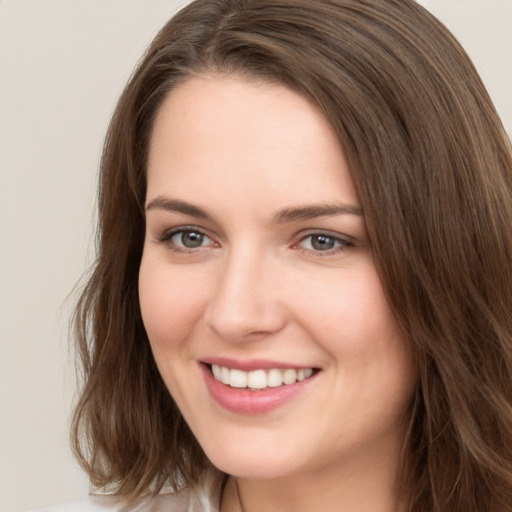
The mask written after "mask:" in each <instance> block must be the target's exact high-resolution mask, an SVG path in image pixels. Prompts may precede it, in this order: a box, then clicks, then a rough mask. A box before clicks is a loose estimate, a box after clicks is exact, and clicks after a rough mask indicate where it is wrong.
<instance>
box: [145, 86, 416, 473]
mask: <svg viewBox="0 0 512 512" xmlns="http://www.w3.org/2000/svg"><path fill="white" fill-rule="evenodd" d="M146 214H147V232H146V239H145V246H144V254H143V258H142V263H141V268H140V279H139V287H140V303H141V309H142V316H143V319H144V324H145V327H146V329H147V333H148V336H149V339H150V342H151V346H152V350H153V353H154V357H155V360H156V362H157V364H158V368H159V370H160V372H161V374H162V377H163V379H164V381H165V383H166V385H167V387H168V389H169V391H170V393H171V394H172V396H173V398H174V399H175V401H176V403H177V404H178V406H179V408H180V410H181V412H182V413H183V415H184V417H185V419H186V421H187V422H188V424H189V426H190V428H191V429H192V431H193V433H194V434H195V436H196V437H197V439H198V441H199V443H200V444H201V446H202V447H203V449H204V450H205V452H206V454H207V456H208V457H209V458H210V460H211V461H212V462H213V463H214V464H215V465H216V466H218V467H219V468H220V469H222V470H223V471H225V472H227V473H230V474H233V475H237V476H242V477H249V478H277V477H284V476H289V475H294V474H306V473H308V472H311V471H317V470H319V469H320V468H324V469H325V468H326V467H329V468H333V469H340V468H343V467H345V466H347V467H348V465H350V464H354V463H357V464H361V463H362V464H365V463H368V464H375V463H376V461H381V460H388V459H389V460H394V459H393V457H395V456H396V453H397V451H398V449H399V447H400V441H401V438H402V434H403V422H402V421H401V420H403V416H404V413H405V411H406V409H407V404H408V402H409V400H410V397H411V394H412V390H413V387H414V384H415V373H414V371H413V365H412V362H411V354H410V351H409V350H408V347H407V346H406V344H405V342H404V339H403V336H402V334H401V332H400V330H399V328H398V325H397V323H396V321H395V318H394V316H393V314H392V312H391V310H390V307H389V305H388V302H387V300H386V297H385V295H384V292H383V289H382V286H381V283H380V281H379V277H378V275H377V272H376V269H375V264H374V261H373V258H372V251H371V247H370V241H369V240H368V237H367V234H366V231H365V221H364V212H362V210H361V207H360V204H359V200H358V195H357V193H356V190H355V188H354V184H353V182H352V179H351V176H350V172H349V169H348V167H347V162H346V160H345V157H344V155H343V152H342V150H341V148H340V146H339V144H338V142H337V140H336V138H335V136H334V135H333V133H332V132H331V129H330V127H329V124H328V123H327V121H326V119H325V118H324V117H323V116H322V115H321V114H320V113H319V111H318V110H317V109H316V108H315V107H313V106H312V105H311V104H310V103H308V101H307V100H305V99H304V98H303V97H302V96H300V95H298V94H296V93H295V92H292V91H291V90H289V89H287V88H285V87H283V86H279V85H272V84H267V83H260V82H255V81H254V82H252V81H245V80H242V79H237V78H233V77H218V76H217V77H208V76H205V77H203V78H193V79H190V80H189V81H187V82H186V83H184V84H182V85H180V86H179V87H178V88H176V89H175V90H173V92H172V93H171V94H170V95H169V96H168V98H167V99H166V101H165V103H164V104H163V107H162V109H161V111H160V112H159V115H158V117H157V119H156V122H155V126H154V133H153V135H152V140H151V144H150V152H149V162H148V191H147V202H146ZM214 374H215V375H214ZM386 457H387V459H386Z"/></svg>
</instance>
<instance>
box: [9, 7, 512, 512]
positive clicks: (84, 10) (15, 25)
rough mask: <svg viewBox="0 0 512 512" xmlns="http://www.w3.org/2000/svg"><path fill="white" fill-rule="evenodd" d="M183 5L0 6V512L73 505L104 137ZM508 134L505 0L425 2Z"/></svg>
mask: <svg viewBox="0 0 512 512" xmlns="http://www.w3.org/2000/svg"><path fill="white" fill-rule="evenodd" d="M185 3H187V2H186V1H176V0H175V1H172V0H167V1H164V0H77V1H70V0H60V1H58V0H0V179H1V181H0V190H1V193H2V198H1V202H0V205H1V212H0V234H1V244H2V245H1V251H0V258H1V260H0V272H1V275H0V283H1V285H0V286H1V294H0V300H1V303H0V311H1V314H2V321H1V323H0V340H1V344H0V350H1V352H0V411H1V417H0V425H1V435H0V511H1V512H21V511H26V510H29V509H30V508H33V507H36V506H37V507H38V506H43V505H46V504H49V503H57V502H60V501H65V500H69V499H72V498H73V497H79V496H82V495H84V494H85V493H86V492H87V483H86V480H85V478H84V476H83V475H82V473H81V472H80V470H79V469H78V467H77V465H76V464H75V462H74V461H73V459H72V457H71V454H70V450H69V447H68V433H67V431H68V422H69V416H70V404H71V402H72V398H73V393H74V378H73V373H72V364H71V362H70V359H71V358H70V356H69V353H68V348H67V338H68V335H67V323H68V317H69V310H70V301H69V300H68V299H67V297H68V294H69V293H70V292H71V290H72V288H73V285H74V283H75V282H76V281H77V279H78V278H79V276H80V275H81V274H82V272H83V271H84V269H85V268H86V266H87V264H88V263H90V261H91V258H92V255H93V254H94V241H93V238H92V221H93V217H94V214H93V210H94V197H95V180H96V169H97V164H98V159H99V154H100V147H101V141H102V137H103V135H104V132H105V129H106V126H107V123H108V119H109V116H110V114H111V112H112V109H113V106H114V103H115V100H116V98H117V96H118V95H119V93H120V91H121V88H122V86H123V84H124V83H125V81H126V79H127V78H128V76H129V74H130V71H131V69H132V67H133V65H134V64H135V62H136V61H137V59H138V57H139V56H140V54H141V52H142V51H143V49H144V48H145V46H146V45H147V44H148V43H149V41H150V40H151V38H152V36H153V35H154V34H155V32H156V31H157V29H158V28H159V27H160V26H161V25H162V24H163V22H164V21H165V20H166V19H167V18H168V17H169V16H170V15H171V14H172V13H173V12H174V11H175V10H176V9H177V7H178V6H179V5H183V4H185ZM422 3H423V4H425V5H426V6H427V7H428V8H429V9H430V10H431V11H432V12H434V13H435V14H437V15H438V16H439V17H440V18H441V19H442V20H443V21H445V23H446V24H447V25H448V26H449V27H450V28H451V29H452V30H453V31H454V33H455V34H456V35H457V36H458V37H459V38H460V40H461V41H462V43H463V44H464V45H465V46H466V48H467V50H468V51H469V53H470V55H471V56H472V57H473V59H474V61H475V63H476V65H477V67H478V69H479V70H480V72H481V74H482V76H483V78H484V81H485V82H486V84H487V86H488V88H489V90H490V92H491V95H492V96H493V98H494V100H495V102H496V105H497V107H498V110H499V111H500V113H501V115H502V118H503V121H504V123H506V125H507V127H508V130H509V133H511V132H512V94H511V93H510V90H511V84H512V71H511V66H510V63H512V32H511V31H510V29H509V27H510V26H511V24H512V0H425V1H424V2H422Z"/></svg>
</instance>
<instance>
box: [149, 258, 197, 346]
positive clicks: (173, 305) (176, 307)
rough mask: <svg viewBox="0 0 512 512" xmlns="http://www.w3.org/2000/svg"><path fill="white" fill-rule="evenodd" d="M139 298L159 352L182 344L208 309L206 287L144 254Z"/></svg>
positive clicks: (152, 338) (153, 343)
mask: <svg viewBox="0 0 512 512" xmlns="http://www.w3.org/2000/svg"><path fill="white" fill-rule="evenodd" d="M139 300H140V307H141V313H142V319H143V321H144V326H145V328H146V332H147V334H148V337H149V340H150V342H151V345H152V347H153V351H154V352H155V355H156V353H158V352H160V351H166V350H175V349H178V348H180V347H181V346H182V345H183V344H184V343H185V341H186V339H187V338H188V337H189V336H190V333H191V331H192V330H193V329H194V326H195V325H196V324H197V322H198V319H199V318H200V317H201V315H202V311H203V309H204V303H205V296H204V291H201V289H200V288H198V283H196V282H194V280H193V279H192V280H191V279H188V278H187V275H186V273H184V272H183V271H180V270H179V269H178V271H176V270H174V271H173V269H172V267H171V266H170V265H165V264H160V263H159V262H155V261H152V260H151V259H150V258H143V259H142V263H141V267H140V273H139Z"/></svg>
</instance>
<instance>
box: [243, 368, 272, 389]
mask: <svg viewBox="0 0 512 512" xmlns="http://www.w3.org/2000/svg"><path fill="white" fill-rule="evenodd" d="M247 386H248V387H250V388H253V389H263V388H266V387H267V375H266V373H265V370H255V371H254V372H249V373H248V374H247Z"/></svg>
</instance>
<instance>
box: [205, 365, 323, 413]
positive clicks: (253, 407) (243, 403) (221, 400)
mask: <svg viewBox="0 0 512 512" xmlns="http://www.w3.org/2000/svg"><path fill="white" fill-rule="evenodd" d="M201 367H202V370H203V374H204V378H205V382H206V386H207V388H208V391H209V392H210V395H211V396H212V397H213V399H214V400H215V401H216V402H217V403H218V404H219V405H221V406H222V407H223V408H224V409H227V410H228V411H231V412H236V413H240V414H263V413H266V412H269V411H272V410H274V409H276V408H278V407H279V406H281V405H283V404H285V403H287V402H289V401H290V400H292V399H293V398H294V397H296V396H297V395H298V394H299V393H300V392H301V391H303V390H304V389H305V388H307V387H308V386H309V385H310V384H311V381H312V380H314V379H315V377H316V374H314V375H312V376H311V377H309V378H307V379H305V380H303V381H300V382H296V383H295V384H284V385H282V386H278V387H275V388H265V389H262V390H259V391H251V390H250V389H247V388H232V387H231V386H227V385H226V384H223V383H222V382H219V381H218V380H215V379H214V377H213V375H212V373H211V371H210V368H209V367H208V366H206V365H204V364H201Z"/></svg>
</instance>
